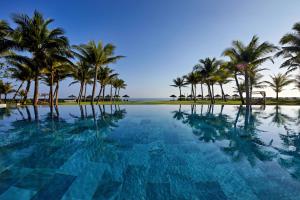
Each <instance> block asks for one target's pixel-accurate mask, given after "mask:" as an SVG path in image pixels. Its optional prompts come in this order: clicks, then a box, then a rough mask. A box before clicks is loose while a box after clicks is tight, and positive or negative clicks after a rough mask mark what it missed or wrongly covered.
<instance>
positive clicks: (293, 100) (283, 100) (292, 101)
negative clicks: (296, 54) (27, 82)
mask: <svg viewBox="0 0 300 200" xmlns="http://www.w3.org/2000/svg"><path fill="white" fill-rule="evenodd" d="M80 104H81V105H90V104H91V103H90V102H81V103H80ZM99 104H101V105H103V104H104V105H110V104H117V105H179V104H182V105H192V104H210V101H209V100H197V101H196V102H194V101H189V100H185V101H177V100H175V101H173V100H169V101H168V100H163V101H115V102H109V101H105V102H100V103H99ZM215 104H216V105H240V104H241V101H240V100H227V101H226V102H225V101H222V100H216V102H215ZM7 105H8V106H10V105H12V106H13V105H15V103H11V102H8V103H7ZM27 105H31V103H30V102H28V103H27ZM41 105H48V104H46V103H45V104H41ZM59 105H77V103H76V102H59ZM266 105H300V99H299V98H297V99H296V98H281V99H279V101H278V102H277V101H276V100H275V99H267V101H266Z"/></svg>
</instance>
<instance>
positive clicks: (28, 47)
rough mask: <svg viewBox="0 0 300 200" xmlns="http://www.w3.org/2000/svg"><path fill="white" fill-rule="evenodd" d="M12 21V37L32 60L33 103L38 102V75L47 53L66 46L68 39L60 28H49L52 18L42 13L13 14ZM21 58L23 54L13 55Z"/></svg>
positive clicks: (44, 64) (45, 60) (42, 67)
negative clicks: (13, 28) (13, 23)
mask: <svg viewBox="0 0 300 200" xmlns="http://www.w3.org/2000/svg"><path fill="white" fill-rule="evenodd" d="M13 21H14V22H15V23H16V25H17V27H16V28H15V30H14V33H13V36H12V37H13V38H14V40H15V41H17V45H18V46H19V48H21V49H23V50H25V51H27V52H29V53H30V54H31V56H32V59H33V60H34V63H36V64H35V65H33V68H32V71H33V72H34V82H35V84H34V99H33V105H37V104H38V90H39V77H40V75H41V72H42V70H43V69H44V68H45V67H46V66H48V63H47V57H48V56H47V55H49V54H50V52H52V51H58V50H61V49H62V48H65V47H66V46H68V40H67V38H66V37H65V36H64V31H63V30H62V29H61V28H54V29H49V25H50V24H51V23H52V22H53V19H44V17H43V15H42V14H41V13H40V12H38V11H34V13H33V16H32V17H29V16H28V15H25V14H16V15H13ZM15 58H18V59H19V60H23V58H24V57H23V56H21V55H20V56H15Z"/></svg>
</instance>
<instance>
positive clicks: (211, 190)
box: [195, 181, 227, 200]
mask: <svg viewBox="0 0 300 200" xmlns="http://www.w3.org/2000/svg"><path fill="white" fill-rule="evenodd" d="M195 188H196V191H197V192H196V193H197V197H198V198H199V199H203V200H211V199H213V200H226V199H227V197H226V195H225V194H224V192H223V191H222V188H221V187H220V185H219V183H218V182H212V181H207V182H197V183H195Z"/></svg>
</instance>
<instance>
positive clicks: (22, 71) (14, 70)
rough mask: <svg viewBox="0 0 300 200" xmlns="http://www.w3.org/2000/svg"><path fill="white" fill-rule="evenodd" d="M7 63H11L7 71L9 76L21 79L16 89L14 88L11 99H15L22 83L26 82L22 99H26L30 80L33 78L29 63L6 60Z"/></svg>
mask: <svg viewBox="0 0 300 200" xmlns="http://www.w3.org/2000/svg"><path fill="white" fill-rule="evenodd" d="M8 63H9V64H10V65H11V67H10V68H9V71H10V72H11V75H10V77H11V78H14V79H16V80H18V81H21V84H20V85H19V87H18V89H17V90H16V93H15V94H14V96H13V100H15V98H16V96H17V95H18V93H19V91H20V89H21V88H22V86H23V84H24V83H25V82H27V85H26V90H25V91H24V92H25V94H24V99H25V101H26V99H27V94H28V91H29V88H30V84H31V80H32V79H33V78H34V76H33V72H32V70H31V67H30V64H28V63H25V62H18V61H17V60H16V61H14V60H8Z"/></svg>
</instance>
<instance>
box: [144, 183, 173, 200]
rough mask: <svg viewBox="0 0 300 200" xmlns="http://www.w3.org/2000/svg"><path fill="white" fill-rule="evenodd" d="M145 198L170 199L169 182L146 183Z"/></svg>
mask: <svg viewBox="0 0 300 200" xmlns="http://www.w3.org/2000/svg"><path fill="white" fill-rule="evenodd" d="M146 187H147V188H146V193H147V198H146V199H149V200H151V199H172V195H171V191H170V183H147V186H146Z"/></svg>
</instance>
